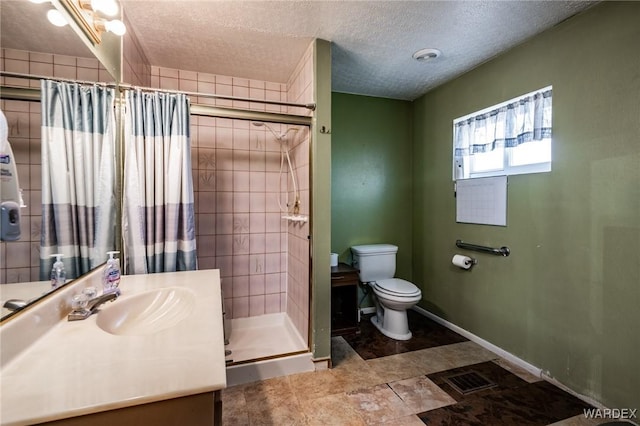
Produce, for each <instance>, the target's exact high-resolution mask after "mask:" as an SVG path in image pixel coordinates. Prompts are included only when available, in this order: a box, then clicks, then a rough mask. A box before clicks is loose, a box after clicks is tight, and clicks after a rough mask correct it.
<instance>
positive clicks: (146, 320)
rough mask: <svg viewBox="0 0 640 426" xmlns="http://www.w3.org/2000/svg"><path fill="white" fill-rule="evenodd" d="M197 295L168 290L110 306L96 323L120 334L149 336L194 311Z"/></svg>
mask: <svg viewBox="0 0 640 426" xmlns="http://www.w3.org/2000/svg"><path fill="white" fill-rule="evenodd" d="M195 305H196V297H195V294H194V293H193V292H192V291H191V290H189V289H187V288H183V287H166V288H161V289H158V290H151V291H147V292H144V293H139V294H136V295H133V296H129V297H127V296H124V297H122V296H121V297H120V298H119V299H117V300H115V301H114V302H113V303H109V306H107V307H104V306H103V308H102V309H101V311H100V313H98V318H97V320H96V324H97V325H98V327H100V328H101V329H103V330H104V331H106V332H107V333H111V334H116V335H134V336H135V335H147V334H153V333H157V332H158V331H161V330H165V329H167V328H169V327H173V326H174V325H176V324H178V323H179V322H181V321H182V320H184V319H185V318H187V317H188V316H189V315H191V313H192V312H193V311H194V308H195Z"/></svg>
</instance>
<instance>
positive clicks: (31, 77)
mask: <svg viewBox="0 0 640 426" xmlns="http://www.w3.org/2000/svg"><path fill="white" fill-rule="evenodd" d="M0 76H2V77H10V78H24V79H28V80H43V79H45V80H55V81H62V82H66V83H79V84H98V85H102V86H105V87H113V88H115V89H117V90H118V91H123V90H131V89H139V90H143V91H145V92H157V91H160V92H164V93H176V94H178V93H179V94H184V95H187V96H198V97H202V98H211V99H222V100H229V101H240V102H254V103H259V104H268V105H279V106H290V107H297V108H306V109H308V110H310V111H315V109H316V104H315V103H308V104H297V103H293V102H281V101H266V100H263V99H252V98H241V97H236V96H223V95H214V94H212V93H201V92H187V91H183V90H164V89H158V88H153V87H140V86H133V85H131V84H117V83H103V82H95V81H86V80H75V79H71V78H59V77H55V78H54V77H47V76H42V75H34V74H23V73H16V72H7V71H0Z"/></svg>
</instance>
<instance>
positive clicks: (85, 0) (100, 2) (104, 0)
mask: <svg viewBox="0 0 640 426" xmlns="http://www.w3.org/2000/svg"><path fill="white" fill-rule="evenodd" d="M80 7H82V8H83V9H85V10H89V11H94V12H100V13H102V14H103V15H107V16H116V15H117V14H118V10H120V8H119V7H118V3H117V2H116V1H115V0H80Z"/></svg>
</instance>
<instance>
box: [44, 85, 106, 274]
mask: <svg viewBox="0 0 640 426" xmlns="http://www.w3.org/2000/svg"><path fill="white" fill-rule="evenodd" d="M41 93H42V95H41V108H42V135H41V138H42V228H41V241H40V279H41V280H46V279H48V278H49V274H50V272H51V266H52V264H53V261H54V260H53V259H52V258H51V255H52V254H55V253H62V254H63V255H64V259H63V260H64V264H65V270H66V274H67V278H76V277H78V276H80V275H82V274H83V273H85V272H88V271H89V270H91V269H93V268H94V267H96V266H98V265H99V264H101V263H103V262H104V261H105V260H106V259H107V255H106V252H107V251H109V250H114V248H115V228H114V226H115V214H116V201H115V194H114V190H115V176H116V174H115V170H116V168H115V165H116V161H115V131H114V128H115V119H114V90H113V89H109V88H106V87H101V86H99V85H81V84H77V83H63V82H58V81H51V80H42V81H41Z"/></svg>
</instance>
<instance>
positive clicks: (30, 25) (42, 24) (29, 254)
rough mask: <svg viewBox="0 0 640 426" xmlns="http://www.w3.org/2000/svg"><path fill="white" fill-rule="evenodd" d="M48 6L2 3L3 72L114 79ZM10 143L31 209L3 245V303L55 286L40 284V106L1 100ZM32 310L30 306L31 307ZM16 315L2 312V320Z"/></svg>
mask: <svg viewBox="0 0 640 426" xmlns="http://www.w3.org/2000/svg"><path fill="white" fill-rule="evenodd" d="M53 8H54V7H53V6H52V4H51V3H50V2H48V1H47V2H44V3H41V4H36V3H32V2H30V1H27V0H21V1H3V2H2V3H0V19H1V22H0V47H1V48H2V52H1V60H2V70H3V71H6V72H17V73H22V74H32V75H41V76H47V77H54V78H55V77H58V78H70V79H79V80H86V81H103V82H106V81H114V78H113V77H112V76H111V75H110V74H109V73H108V72H107V71H106V69H105V67H104V66H102V65H101V63H100V62H99V61H98V59H96V57H95V56H94V54H93V53H92V51H91V50H90V49H89V48H88V47H87V45H86V44H85V43H83V41H82V40H81V39H80V37H79V36H78V35H77V34H76V33H75V32H74V30H73V29H72V28H71V27H70V26H69V25H67V26H65V27H55V26H53V25H52V24H50V23H49V21H48V20H47V17H46V15H47V11H48V10H50V9H53ZM1 83H2V85H3V86H5V85H7V86H21V87H32V88H33V87H39V81H37V80H25V79H16V78H10V77H3V78H2V81H1ZM0 108H1V109H2V110H3V112H4V113H5V116H6V117H7V122H8V126H9V141H10V143H11V146H12V148H13V151H14V156H15V158H16V164H17V169H18V177H19V181H20V187H21V188H22V190H23V199H24V202H25V204H26V205H27V207H25V208H22V209H21V212H20V213H21V226H20V228H21V238H20V239H19V240H18V241H15V242H0V301H1V302H2V305H4V303H5V301H6V300H8V299H20V300H25V301H28V302H33V301H35V300H38V299H39V298H40V297H42V296H43V295H44V294H47V293H48V292H49V290H50V288H51V286H50V283H49V281H41V280H40V273H39V247H40V226H41V207H40V206H41V198H40V197H41V191H40V187H41V173H40V104H39V102H29V101H16V100H2V101H1V104H0ZM27 306H28V305H27ZM12 313H13V312H12V311H10V310H7V309H5V308H2V313H1V315H2V318H1V319H2V320H4V319H6V318H7V317H8V316H10V315H11V314H12Z"/></svg>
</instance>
